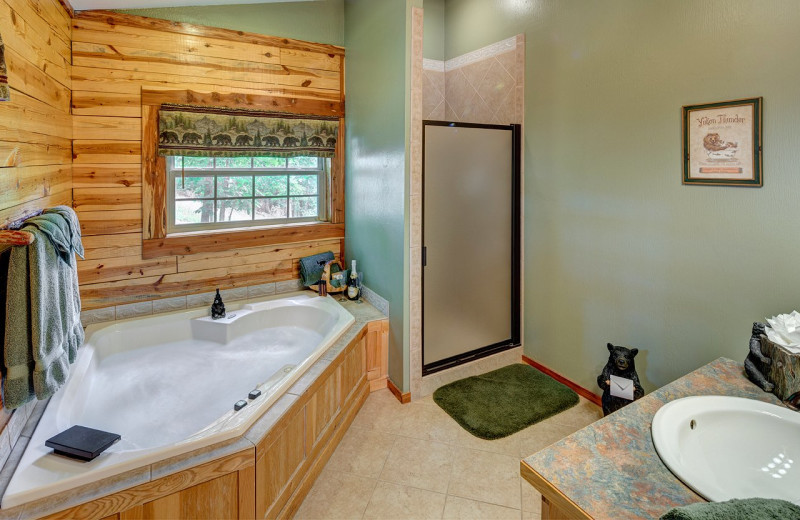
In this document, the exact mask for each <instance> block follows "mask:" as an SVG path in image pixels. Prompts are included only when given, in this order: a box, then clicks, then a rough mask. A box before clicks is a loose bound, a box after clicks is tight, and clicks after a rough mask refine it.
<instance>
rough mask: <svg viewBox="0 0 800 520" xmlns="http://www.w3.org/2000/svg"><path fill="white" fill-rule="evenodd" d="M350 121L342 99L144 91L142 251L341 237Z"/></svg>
mask: <svg viewBox="0 0 800 520" xmlns="http://www.w3.org/2000/svg"><path fill="white" fill-rule="evenodd" d="M186 101H190V102H186ZM254 107H271V108H275V110H260V109H256V108H254ZM284 110H285V111H284ZM343 121H344V119H343V104H342V103H338V102H336V103H334V102H320V101H318V100H311V99H309V100H304V99H294V98H273V97H269V96H254V95H248V96H247V97H246V98H243V97H242V96H240V95H234V94H228V95H226V94H208V95H207V96H205V97H202V96H199V95H198V93H194V92H190V91H146V90H143V91H142V174H143V179H142V185H143V190H142V191H143V215H142V216H143V243H142V245H143V248H142V251H143V258H155V257H158V256H167V255H175V254H182V255H185V254H192V253H195V252H210V251H221V250H225V249H226V248H227V247H248V246H251V245H266V244H275V243H289V242H298V241H307V240H318V239H328V238H342V237H343V236H344V183H343V166H344V163H343V159H344V158H343V153H342V150H343V146H342V143H340V133H341V132H342V130H343Z"/></svg>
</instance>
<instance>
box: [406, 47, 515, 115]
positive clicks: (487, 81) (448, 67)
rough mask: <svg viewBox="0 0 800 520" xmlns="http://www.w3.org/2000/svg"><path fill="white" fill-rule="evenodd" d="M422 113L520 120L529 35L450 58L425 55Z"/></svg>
mask: <svg viewBox="0 0 800 520" xmlns="http://www.w3.org/2000/svg"><path fill="white" fill-rule="evenodd" d="M422 66H423V69H424V78H423V98H422V99H423V101H422V103H423V105H422V106H423V109H422V110H423V117H424V118H425V119H440V120H441V119H445V120H448V121H459V122H466V123H485V124H511V123H522V119H523V110H522V108H523V96H524V83H525V36H524V35H518V36H514V37H512V38H508V39H507V40H503V41H500V42H497V43H494V44H492V45H488V46H486V47H483V48H481V49H478V50H476V51H473V52H470V53H467V54H464V55H462V56H458V57H456V58H453V59H451V60H447V61H446V62H445V61H438V60H427V59H426V60H424V61H423V64H422Z"/></svg>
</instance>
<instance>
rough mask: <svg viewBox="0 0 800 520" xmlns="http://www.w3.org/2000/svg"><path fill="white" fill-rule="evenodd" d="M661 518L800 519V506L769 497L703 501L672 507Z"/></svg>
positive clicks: (670, 519)
mask: <svg viewBox="0 0 800 520" xmlns="http://www.w3.org/2000/svg"><path fill="white" fill-rule="evenodd" d="M661 520H800V506H797V505H795V504H792V503H791V502H787V501H785V500H777V499H769V498H746V499H744V500H737V499H734V500H729V501H727V502H708V503H705V502H701V503H697V504H691V505H688V506H683V507H676V508H674V509H670V510H669V511H667V513H666V514H665V515H664V516H662V517H661Z"/></svg>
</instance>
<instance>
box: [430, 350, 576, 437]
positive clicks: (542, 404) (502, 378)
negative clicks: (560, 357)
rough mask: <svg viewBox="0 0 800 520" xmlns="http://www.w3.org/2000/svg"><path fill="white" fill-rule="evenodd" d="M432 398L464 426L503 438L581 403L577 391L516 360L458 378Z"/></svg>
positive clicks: (478, 433) (473, 433)
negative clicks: (488, 370) (500, 366)
mask: <svg viewBox="0 0 800 520" xmlns="http://www.w3.org/2000/svg"><path fill="white" fill-rule="evenodd" d="M433 400H434V401H435V402H436V404H438V405H439V406H440V407H441V408H442V410H444V411H445V412H447V414H448V415H449V416H450V417H452V418H453V419H455V421H456V422H457V423H458V424H460V425H461V427H462V428H464V429H465V430H467V431H468V432H470V433H471V434H472V435H474V436H475V437H480V438H481V439H488V440H492V439H500V438H502V437H507V436H509V435H511V434H512V433H516V432H518V431H520V430H522V429H523V428H527V427H528V426H530V425H531V424H534V423H537V422H539V421H541V420H544V419H547V418H548V417H550V416H552V415H555V414H557V413H559V412H562V411H564V410H566V409H567V408H571V407H573V406H575V405H576V404H578V394H576V393H575V392H573V391H572V390H571V389H569V388H567V387H566V386H564V385H562V384H561V383H559V382H558V381H556V380H555V379H552V378H551V377H549V376H546V375H544V374H543V373H541V372H539V371H538V370H536V369H535V368H533V367H532V366H528V365H523V364H514V365H509V366H507V367H503V368H500V369H498V370H494V371H492V372H487V373H485V374H481V375H479V376H472V377H467V378H465V379H459V380H458V381H455V382H453V383H450V384H449V385H445V386H443V387H441V388H439V389H438V390H436V391H435V392H434V393H433Z"/></svg>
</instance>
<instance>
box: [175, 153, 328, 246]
mask: <svg viewBox="0 0 800 520" xmlns="http://www.w3.org/2000/svg"><path fill="white" fill-rule="evenodd" d="M329 163H330V160H329V159H324V158H319V157H307V156H300V157H289V158H285V157H181V156H177V157H168V158H167V174H168V186H169V190H170V192H169V194H168V198H167V200H168V212H167V218H168V224H167V230H168V232H170V233H180V232H188V231H200V230H209V229H224V228H241V227H246V226H267V225H273V224H288V223H295V222H317V221H326V220H328V200H327V190H326V186H327V177H328V175H327V172H328V171H329V170H330V166H329Z"/></svg>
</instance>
